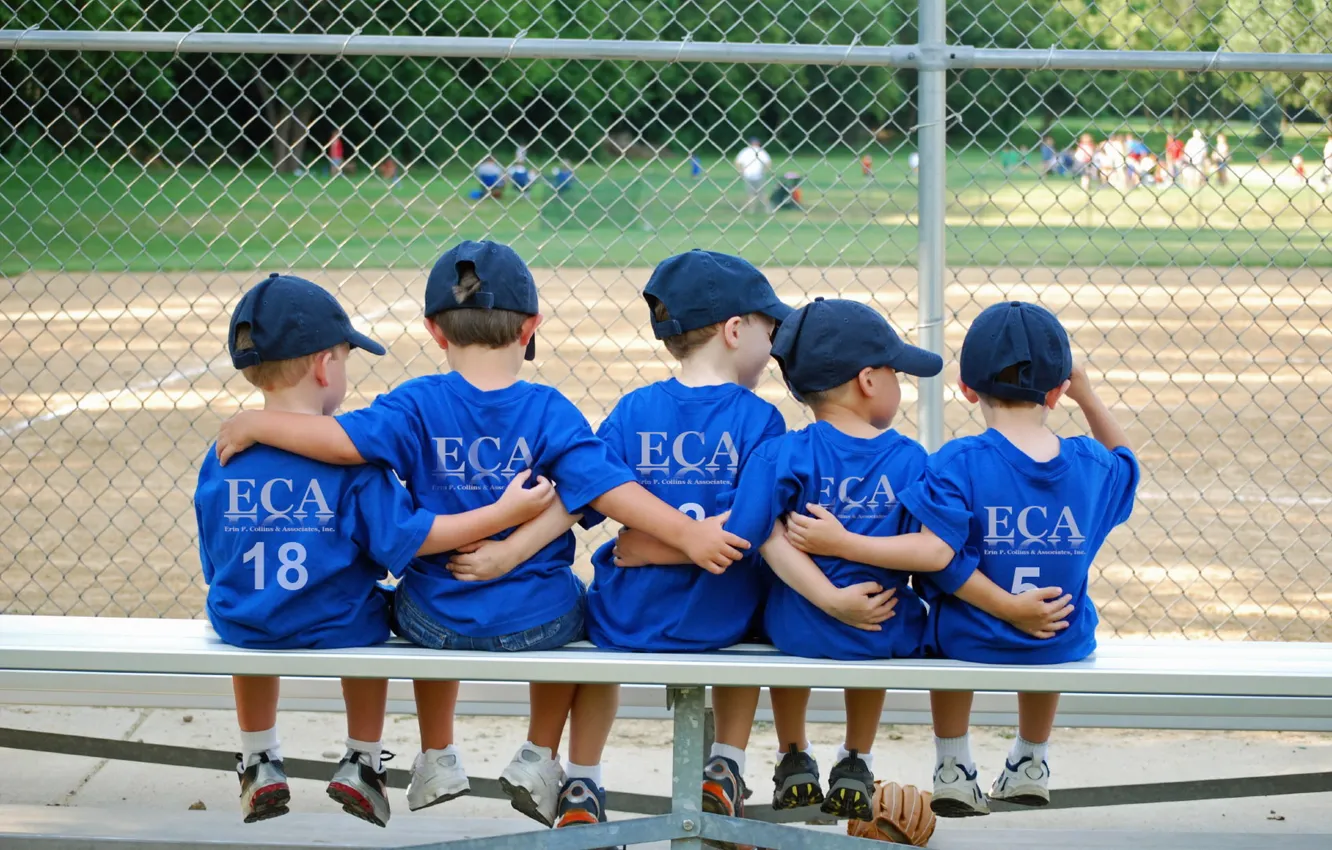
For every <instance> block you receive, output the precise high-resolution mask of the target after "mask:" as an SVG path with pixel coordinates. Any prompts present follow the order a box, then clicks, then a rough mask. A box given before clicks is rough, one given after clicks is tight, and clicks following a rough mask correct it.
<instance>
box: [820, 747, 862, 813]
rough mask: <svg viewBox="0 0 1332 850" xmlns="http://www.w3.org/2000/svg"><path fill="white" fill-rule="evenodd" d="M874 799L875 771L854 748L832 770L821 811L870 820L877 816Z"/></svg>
mask: <svg viewBox="0 0 1332 850" xmlns="http://www.w3.org/2000/svg"><path fill="white" fill-rule="evenodd" d="M873 799H874V774H873V773H872V772H871V771H870V769H869V765H867V764H865V761H864V759H862V758H860V756H858V755H857V754H856V751H855V750H852V751H851V752H850V754H849V755H847V757H846V758H844V759H842V760H841V761H839V762H838V763H837V764H835V765H833V769H832V771H831V772H829V774H828V796H827V798H826V799H825V800H824V801H823V805H822V806H820V807H819V810H820V811H822V812H823V813H824V814H825V815H832V816H833V817H835V818H851V819H853V820H870V819H871V818H872V817H873V816H874V807H873V804H872V800H873Z"/></svg>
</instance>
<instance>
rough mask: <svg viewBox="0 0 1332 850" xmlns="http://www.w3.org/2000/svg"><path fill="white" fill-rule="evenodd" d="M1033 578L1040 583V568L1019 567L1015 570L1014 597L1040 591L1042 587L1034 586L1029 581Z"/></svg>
mask: <svg viewBox="0 0 1332 850" xmlns="http://www.w3.org/2000/svg"><path fill="white" fill-rule="evenodd" d="M1029 578H1033V579H1036V580H1037V581H1040V578H1041V568H1040V567H1018V568H1017V569H1015V570H1013V591H1012V592H1013V595H1014V596H1017V595H1018V594H1019V593H1026V592H1027V591H1028V590H1040V585H1036V584H1032V583H1031V582H1029V581H1027V579H1029Z"/></svg>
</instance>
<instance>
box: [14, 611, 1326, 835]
mask: <svg viewBox="0 0 1332 850" xmlns="http://www.w3.org/2000/svg"><path fill="white" fill-rule="evenodd" d="M232 674H249V675H281V676H288V677H310V678H315V679H322V678H336V677H343V676H350V677H375V678H381V677H382V678H389V679H412V678H418V679H450V680H462V681H468V682H501V683H502V682H511V683H518V682H524V683H525V682H531V681H537V682H583V683H618V684H623V685H628V686H657V687H660V686H665V688H666V689H667V691H666V692H667V694H668V695H669V696H668V700H667V702H668V705H669V707H671V708H672V709H673V715H674V733H675V734H674V754H673V776H672V784H671V788H672V795H671V798H670V800H669V801H666V800H661V801H660V806H659V807H658V808H655V809H654V806H653V804H652V802H651V801H652V800H653V799H654V798H647V797H641V798H640V799H637V800H631V799H630V798H633V797H635V796H637V795H620V798H621V801H623V802H629V803H633V802H637V803H639V805H638V806H636V807H634V806H626V807H619V808H618V810H619V811H635V812H639V813H644V814H648V815H651V816H648V817H641V818H634V819H629V820H619V821H614V822H612V823H609V824H605V825H601V826H596V827H580V828H579V829H573V830H558V831H554V830H545V831H541V832H519V833H514V832H512V830H511V828H506V829H501V830H500V832H501V833H502V834H495V835H490V836H487V837H474V836H475V833H469V834H468V835H469V836H472V837H467V838H465V839H464V840H462V841H461V842H451V843H449V846H450V847H455V848H459V850H462V848H465V850H526V848H529V847H533V846H538V847H541V848H544V850H593V848H598V847H611V846H615V845H622V844H639V843H648V842H660V841H666V840H670V841H672V843H673V845H674V850H698V847H699V841H700V839H704V838H707V839H715V840H719V841H728V842H733V843H736V844H740V845H757V846H760V847H768V848H775V850H796V848H805V847H819V848H828V850H836V848H843V850H851V848H853V847H860V848H864V847H872V846H877V847H883V846H884V845H883V844H879V843H876V844H870V843H867V842H863V841H861V840H860V839H852V838H847V837H845V836H844V835H836V834H832V833H829V832H819V831H811V830H808V829H800V828H794V827H792V826H788V825H783V824H779V823H768V822H762V821H760V820H756V819H746V820H737V819H731V818H725V817H721V816H717V815H712V814H707V813H704V812H702V811H701V808H700V795H699V783H698V778H699V776H700V775H701V773H702V770H703V753H704V737H705V699H704V698H705V686H707V685H758V686H768V687H784V686H785V687H812V688H833V689H841V688H887V689H889V690H890V691H894V692H898V691H928V690H975V691H982V692H1010V691H1060V692H1063V693H1068V694H1078V695H1089V696H1091V695H1099V696H1101V697H1109V698H1114V697H1132V698H1136V699H1139V700H1143V701H1154V700H1162V701H1167V702H1169V701H1172V700H1173V701H1180V700H1183V701H1184V702H1183V705H1184V706H1186V707H1187V706H1188V705H1193V704H1201V703H1192V702H1189V701H1190V700H1199V699H1201V700H1207V701H1209V704H1212V705H1217V704H1220V705H1223V706H1224V710H1223V711H1213V714H1214V715H1215V716H1217V717H1225V718H1240V719H1242V718H1245V717H1248V718H1251V719H1252V720H1253V721H1254V723H1228V722H1227V723H1218V724H1208V723H1202V724H1199V725H1201V726H1202V727H1203V728H1227V727H1233V726H1235V725H1238V726H1240V727H1241V728H1265V729H1284V728H1327V727H1326V725H1320V723H1319V722H1318V721H1319V720H1320V719H1321V721H1322V723H1324V724H1326V723H1328V722H1329V721H1330V720H1332V644H1318V643H1258V642H1191V641H1127V640H1107V641H1103V642H1102V644H1101V647H1100V649H1099V650H1098V651H1097V652H1096V654H1095V655H1094V656H1093V657H1091V658H1089V659H1086V660H1084V661H1080V662H1075V663H1071V664H1060V665H1053V666H1039V667H1037V666H1018V665H977V664H967V663H962V662H955V661H948V660H940V659H925V660H893V661H883V662H847V661H829V660H820V659H804V658H793V657H790V656H786V655H782V654H780V653H777V652H775V651H773V650H772V649H771V648H770V647H758V646H737V647H734V648H732V649H729V650H724V651H721V652H715V653H708V654H697V655H687V654H631V653H618V652H604V651H600V650H597V649H596V648H594V647H591V646H589V645H586V644H578V645H574V646H570V647H567V648H565V649H562V650H558V651H553V652H529V653H514V654H505V653H486V652H436V651H432V650H426V649H421V648H418V647H414V646H411V645H409V644H406V643H402V642H397V641H395V642H391V643H387V644H383V645H380V646H372V647H365V648H357V649H342V650H317V651H314V650H289V651H280V652H258V651H253V650H244V649H237V648H235V647H232V646H228V645H226V644H224V643H222V642H221V641H220V640H219V639H218V638H217V636H216V635H215V634H214V633H213V631H212V629H211V628H210V627H209V626H208V624H207V623H206V622H203V621H199V620H147V619H112V618H85V617H28V616H4V617H0V698H3V699H5V700H8V701H11V702H12V701H15V700H21V701H27V700H26V699H24V695H25V694H32V693H33V692H34V689H35V688H37V687H38V686H37V685H34V684H32V683H34V682H38V681H40V680H41V679H42V677H52V676H70V677H73V678H75V679H77V677H78V676H84V675H95V676H97V675H100V676H106V675H114V676H125V677H126V681H127V682H129V683H130V686H132V683H134V682H136V681H137V682H144V683H147V682H158V683H160V682H163V681H167V682H172V681H181V680H180V679H179V678H178V677H191V678H193V677H218V676H226V675H232ZM136 677H138V678H136ZM41 687H42V688H45V689H44V690H42V695H43V699H42V700H41V701H43V702H46V703H48V704H50V703H53V702H55V701H56V699H55V698H53V696H52V695H53V694H55V693H58V692H59V691H58V689H54V688H52V687H51V686H50V685H49V679H48V684H47V685H43V686H41ZM173 690H178V691H181V690H188V688H182V687H178V686H177V687H174V688H173ZM66 692H67V693H70V694H71V695H72V694H73V691H72V689H71V690H67V691H66ZM1274 703H1276V704H1284V705H1296V706H1300V708H1298V709H1289V710H1280V711H1273V709H1272V705H1273V704H1274ZM71 704H85V703H83V702H82V701H77V700H71ZM1185 710H1187V708H1186V709H1185ZM1304 720H1307V721H1309V722H1307V723H1306V722H1302V721H1304ZM1255 724H1256V725H1255ZM1179 725H1184V726H1188V725H1190V724H1179ZM0 731H3V732H5V733H6V734H5V735H4V737H0V746H3V747H27V748H30V749H40V748H42V747H41V746H40V745H29V744H25V743H24V741H22V740H19V738H20V737H21V736H22V735H23V734H24V733H20V732H17V731H16V730H0ZM10 733H12V734H10ZM28 734H37V733H28ZM48 737H50V736H48ZM54 737H60V736H54ZM81 740H85V741H86V740H91V739H81ZM105 743H107V744H108V745H109V744H111V743H118V742H105ZM139 746H140V747H146V748H148V749H150V750H151V749H152V748H153V745H144V744H139ZM53 749H58V748H53ZM157 749H158V750H161V751H166V750H170V749H174V748H165V747H161V748H157ZM59 751H68V750H59ZM89 754H92V753H89ZM151 755H152V754H151V753H149V754H148V756H147V757H143V756H120V757H127V758H134V759H136V760H151ZM103 757H112V758H114V757H117V756H115V755H114V754H113V755H110V756H106V755H103ZM209 766H213V765H209ZM311 778H313V777H311ZM1292 778H1296V779H1299V780H1300V781H1299V782H1296V783H1284V784H1283V782H1282V780H1283V779H1285V777H1263V778H1258V779H1250V780H1245V782H1246V784H1247V785H1248V789H1247V790H1245V791H1243V792H1236V791H1235V790H1234V788H1233V787H1232V788H1229V789H1228V790H1227V789H1226V788H1222V787H1221V785H1222V784H1224V783H1223V781H1218V783H1217V784H1215V787H1211V788H1210V789H1209V787H1208V786H1209V783H1208V782H1202V783H1198V782H1192V783H1163V784H1161V785H1159V786H1152V787H1153V788H1155V789H1157V791H1156V792H1154V793H1150V794H1149V796H1148V797H1147V799H1146V800H1144V799H1141V798H1138V799H1128V798H1122V797H1121V798H1116V797H1115V795H1114V794H1113V793H1111V792H1112V791H1113V789H1087V790H1088V791H1091V790H1095V791H1096V792H1098V796H1099V797H1100V798H1101V799H1102V802H1101V803H1100V804H1105V803H1104V801H1105V800H1107V799H1108V800H1109V801H1110V802H1111V803H1116V802H1121V803H1122V802H1145V801H1149V800H1153V801H1166V800H1181V799H1208V798H1213V797H1227V796H1265V795H1267V794H1281V793H1295V792H1297V791H1298V792H1299V793H1308V792H1310V791H1319V790H1321V791H1332V774H1304V775H1302V776H1300V777H1292ZM1227 781H1230V782H1233V781H1231V780H1227ZM482 782H484V780H482ZM475 784H476V783H474V785H475ZM1176 785H1178V786H1181V787H1180V788H1172V786H1176ZM1183 786H1187V788H1185V787H1183ZM1059 793H1060V792H1058V791H1056V800H1055V804H1056V805H1058V804H1059V803H1060V800H1061V799H1062V798H1060V797H1059V796H1058V795H1059ZM1064 794H1065V795H1070V794H1071V795H1072V797H1069V798H1068V800H1066V801H1065V803H1066V805H1070V806H1071V805H1079V803H1078V802H1076V800H1074V799H1073V798H1075V797H1076V796H1077V791H1076V790H1074V791H1066V792H1064ZM1181 795H1182V796H1181ZM0 802H2V801H0ZM611 808H612V810H616V809H617V805H616V800H615V799H614V798H612V801H611ZM753 808H754V809H756V810H759V809H766V807H761V806H754V807H753ZM0 812H3V807H0ZM767 814H768V815H769V817H767V818H766V819H767V820H795V819H801V818H802V813H799V812H797V813H794V815H791V816H788V817H786V818H773V817H771V815H772V813H771V812H770V811H768V812H767ZM803 817H804V818H808V817H809V813H803ZM13 820H14V821H15V822H18V823H24V822H25V821H24V820H23V818H21V817H16V818H14V819H13ZM5 824H6V820H5V818H4V817H3V815H0V846H5V847H9V846H15V847H20V846H24V847H26V846H32V847H66V846H69V847H73V846H78V847H91V846H96V845H97V841H96V840H94V839H93V838H91V837H89V836H86V835H83V834H80V835H79V836H76V837H71V835H69V834H60V833H59V830H54V831H51V832H50V833H49V834H35V833H34V834H31V835H28V836H27V837H24V838H20V837H19V836H18V835H17V833H15V832H12V831H11V832H6V829H7V827H6V826H5ZM509 826H510V827H512V824H510V825H509ZM333 829H334V828H333V827H330V831H332V830H333ZM20 831H21V830H20ZM167 832H169V830H165V828H164V831H163V833H162V834H163V835H166V834H167ZM972 834H973V835H979V834H976V833H972ZM985 834H988V835H989V838H988V839H987V840H988V841H989V842H990V843H989V844H988V845H987V846H996V845H995V844H994V843H993V842H994V833H992V832H988V831H987V833H985ZM1195 838H1197V837H1196V836H1195ZM1314 838H1316V839H1318V841H1319V842H1322V841H1325V840H1326V841H1327V843H1325V844H1323V843H1318V844H1310V845H1309V846H1327V847H1332V836H1315V837H1314ZM162 840H163V841H167V842H168V843H172V844H183V843H187V842H185V841H183V840H179V841H168V839H166V838H163V839H162ZM435 840H436V841H437V840H438V839H435ZM1028 840H1029V839H1024V841H1028ZM1208 840H1209V841H1210V842H1211V843H1210V844H1208V845H1207V846H1211V847H1214V848H1218V850H1219V848H1222V847H1225V846H1227V845H1226V844H1225V843H1224V841H1221V839H1217V838H1211V839H1208ZM62 842H63V843H62ZM1218 842H1220V843H1218ZM151 843H152V842H151V841H144V840H140V841H139V842H137V843H135V844H134V846H149V845H150V844H151ZM935 844H936V845H938V846H942V847H947V846H964V845H963V844H953V845H949V844H947V843H946V842H945V843H942V844H940V843H939V842H938V840H937V839H936V842H935ZM117 846H123V843H122V844H119V845H117ZM246 846H247V847H248V848H250V850H255V848H261V847H267V846H268V845H259V844H255V843H254V842H246ZM343 846H350V845H343ZM377 846H382V845H377ZM932 846H935V845H932ZM965 846H972V845H970V844H966V845H965ZM998 846H1003V845H998ZM1173 846H1183V845H1182V844H1178V843H1176V844H1175V845H1173ZM1189 846H1193V845H1192V844H1190V845H1189ZM1200 846H1202V845H1200ZM1230 846H1239V845H1230ZM1301 846H1303V845H1301Z"/></svg>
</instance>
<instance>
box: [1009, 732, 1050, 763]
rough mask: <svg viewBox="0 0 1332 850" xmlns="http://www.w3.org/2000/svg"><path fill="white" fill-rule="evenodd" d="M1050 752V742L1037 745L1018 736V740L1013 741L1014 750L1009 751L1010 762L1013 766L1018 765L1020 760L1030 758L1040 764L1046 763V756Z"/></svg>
mask: <svg viewBox="0 0 1332 850" xmlns="http://www.w3.org/2000/svg"><path fill="white" fill-rule="evenodd" d="M1049 751H1050V742H1049V741H1042V742H1041V743H1039V744H1036V743H1032V742H1031V741H1028V740H1027V739H1026V738H1023V737H1022V736H1021V735H1018V736H1017V740H1015V741H1013V749H1011V750H1009V751H1008V761H1009V763H1011V764H1017V763H1018V760H1019V759H1022V758H1027V757H1030V758H1031V760H1032V761H1034V762H1036V763H1037V764H1040V763H1041V762H1043V761H1045V757H1046V754H1047V753H1049Z"/></svg>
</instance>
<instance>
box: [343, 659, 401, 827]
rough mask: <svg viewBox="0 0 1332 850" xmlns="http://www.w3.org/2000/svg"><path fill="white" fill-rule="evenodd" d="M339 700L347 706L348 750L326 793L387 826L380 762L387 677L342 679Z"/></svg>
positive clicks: (360, 815)
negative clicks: (340, 698)
mask: <svg viewBox="0 0 1332 850" xmlns="http://www.w3.org/2000/svg"><path fill="white" fill-rule="evenodd" d="M342 701H343V703H344V704H345V705H346V706H347V752H346V754H345V755H344V756H343V757H342V761H340V762H339V763H338V769H337V771H336V772H335V773H334V774H333V779H332V780H331V781H330V782H329V783H328V796H330V797H332V798H333V799H334V800H336V801H337V802H339V803H341V804H342V809H343V811H345V812H347V813H348V814H350V815H353V816H355V817H358V818H360V819H361V820H364V821H369V822H370V823H373V824H375V825H376V826H386V825H387V824H388V819H389V802H388V782H387V777H386V776H385V773H384V768H383V764H382V762H383V758H384V742H383V738H384V708H385V705H386V703H387V702H388V680H387V679H343V680H342Z"/></svg>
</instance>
